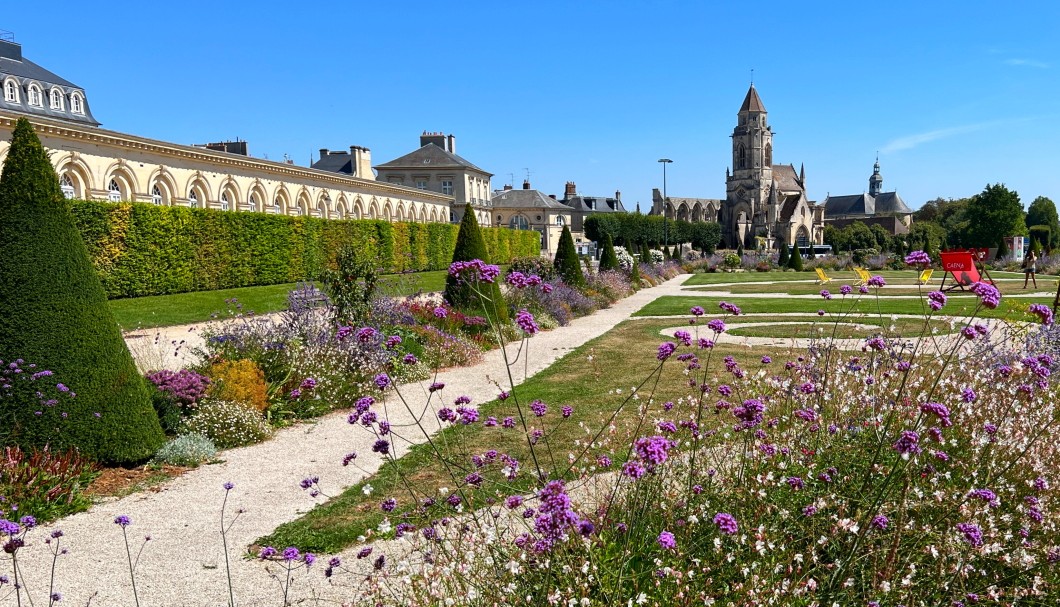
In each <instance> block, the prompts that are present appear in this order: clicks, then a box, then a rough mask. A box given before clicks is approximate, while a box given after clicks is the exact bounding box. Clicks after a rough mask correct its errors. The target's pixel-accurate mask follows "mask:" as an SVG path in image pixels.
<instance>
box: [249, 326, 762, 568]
mask: <svg viewBox="0 0 1060 607" xmlns="http://www.w3.org/2000/svg"><path fill="white" fill-rule="evenodd" d="M669 326H673V321H669V320H641V321H627V322H624V323H622V324H620V325H618V326H617V327H615V328H614V329H613V330H612V331H610V332H608V333H607V334H605V335H603V336H601V337H599V338H597V339H594V340H592V341H590V342H588V343H586V344H584V345H582V346H580V347H578V348H576V349H574V350H573V351H572V352H570V353H568V354H567V355H566V356H564V357H563V358H561V359H560V360H558V361H557V362H555V363H554V364H553V365H551V366H550V367H549V368H548V369H546V370H545V371H542V372H541V373H539V374H537V375H536V376H534V377H533V378H531V379H530V380H528V381H527V382H525V383H524V384H522V385H520V386H518V387H517V388H516V389H515V391H514V392H515V396H516V397H518V398H519V399H520V400H521V402H522V403H523V407H526V405H527V403H529V402H530V401H531V400H533V399H540V400H542V401H544V402H545V403H547V405H548V407H549V414H548V415H547V416H546V418H542V420H544V421H545V423H544V424H543V429H545V430H546V431H547V432H548V437H549V438H548V443H549V444H552V445H559V446H560V450H559V451H557V452H553V453H550V452H548V451H547V450H544V449H541V448H539V449H538V450H539V452H540V456H539V462H538V463H539V465H540V467H541V469H542V470H544V471H545V472H546V473H547V474H548V475H549V477H551V478H557V477H567V478H570V477H572V476H573V475H574V471H573V470H571V469H570V466H569V465H568V463H567V455H568V453H572V452H575V451H577V448H576V447H575V446H574V445H575V441H576V440H578V439H581V440H582V442H583V444H585V443H586V441H587V439H588V437H589V436H590V435H591V434H595V433H596V432H597V431H599V430H601V429H605V428H608V425H609V424H610V423H614V425H615V430H614V433H615V434H617V435H618V436H622V435H628V434H629V433H632V432H633V431H634V429H635V426H636V425H637V424H638V423H641V422H644V423H647V424H649V425H650V424H651V423H652V421H651V420H652V419H654V417H655V416H656V415H657V414H658V412H660V411H661V408H660V405H659V404H660V403H662V402H664V401H666V400H667V399H676V398H678V397H679V396H681V395H682V394H684V393H685V391H684V389H683V384H684V382H685V381H686V379H687V378H686V377H685V376H684V374H683V367H682V366H681V364H680V363H677V362H673V361H671V364H667V365H665V366H664V367H663V369H662V372H661V374H659V375H658V376H656V377H653V378H652V379H651V380H650V382H648V384H649V385H644V386H642V387H641V388H640V389H639V390H638V391H637V393H638V394H639V395H642V396H643V400H631V401H629V402H625V404H624V405H623V402H624V401H626V400H627V399H628V398H629V397H630V394H631V389H632V388H634V387H635V386H636V385H637V384H638V382H641V381H643V380H645V379H646V378H648V377H649V376H650V375H651V374H652V371H653V370H654V369H656V367H657V366H658V364H659V363H658V361H657V360H656V359H655V354H656V348H657V346H658V344H659V343H660V342H661V341H663V340H664V338H663V337H662V336H660V334H659V332H660V331H661V330H662V329H664V328H666V327H669ZM558 330H560V331H562V330H563V329H558ZM778 351H779V350H776V349H768V348H755V349H754V352H753V353H751V352H749V351H748V349H747V348H746V347H738V346H728V345H724V344H722V345H719V346H718V348H717V349H716V350H715V352H714V354H713V356H714V357H716V359H717V360H720V359H721V358H722V357H723V356H726V355H730V354H731V355H733V356H735V357H736V358H737V360H739V361H740V362H741V363H742V364H746V365H752V364H760V362H759V361H760V359H761V356H762V354H764V353H776V352H778ZM590 356H592V360H591V361H590V360H589V357H590ZM713 366H714V367H720V365H713ZM721 370H722V371H724V367H721ZM656 380H658V381H656ZM453 388H455V389H456V390H457V391H459V386H453ZM447 390H448V388H447ZM618 390H620V391H621V392H617V391H618ZM653 391H654V392H653ZM652 393H653V401H652V402H653V403H655V405H654V407H653V408H652V409H651V410H650V412H649V413H648V414H647V415H646V422H645V418H644V417H641V416H640V415H637V414H636V413H637V407H638V405H639V404H643V403H646V402H647V400H648V395H649V394H652ZM563 405H570V406H572V407H573V408H574V413H573V414H572V415H571V417H570V418H569V419H566V420H560V419H559V418H560V416H559V410H560V407H562V406H563ZM620 407H621V408H622V414H621V415H615V412H616V410H618V409H619V408H620ZM479 411H480V413H481V415H482V419H485V416H487V415H493V416H496V417H497V418H498V419H502V418H503V417H504V416H506V415H516V412H515V406H514V402H513V400H512V399H509V400H508V401H505V402H499V401H493V402H490V403H487V404H485V405H482V406H480V407H479ZM557 422H558V423H557ZM538 427H542V425H541V424H540V422H538ZM432 441H433V442H434V443H435V444H436V445H438V446H439V450H440V451H442V452H443V453H447V454H448V455H447V456H446V457H445V458H439V457H438V456H437V454H436V452H435V451H434V449H432V448H431V447H430V446H429V445H426V444H420V445H416V446H414V447H413V448H412V449H411V450H410V452H409V453H408V454H406V455H405V456H404V457H402V458H400V459H398V460H396V461H395V460H390V461H387V462H386V463H385V464H383V466H382V467H381V468H380V469H379V471H378V472H376V473H375V474H373V475H371V476H369V477H367V478H365V479H364V480H363V481H361V482H360V483H357V484H356V485H354V486H352V487H350V488H349V489H347V490H346V491H344V492H343V493H342V494H341V495H339V496H336V497H334V498H332V499H331V500H329V501H328V502H327V503H325V504H323V505H321V506H318V507H316V508H314V509H313V510H311V511H310V512H309V513H307V514H306V515H305V516H303V517H302V518H300V519H298V520H296V521H292V522H290V523H286V524H284V525H282V526H280V527H279V528H277V529H276V530H275V531H274V532H273V533H272V534H270V535H268V536H266V537H264V538H261V539H259V540H258V542H257V543H258V545H270V546H297V547H299V548H301V549H303V550H309V551H314V552H323V553H334V552H337V551H339V550H342V549H344V548H346V547H348V546H350V545H353V544H355V543H357V542H358V538H359V537H361V536H370V535H371V530H372V529H374V528H375V527H376V526H377V525H378V524H379V523H380V521H381V520H382V519H383V517H384V513H383V512H382V511H381V510H380V508H379V504H380V502H381V501H382V500H383V499H384V498H386V497H395V498H396V499H397V500H398V504H399V507H398V509H397V510H396V511H395V512H393V513H391V514H390V515H389V518H390V520H391V521H392V522H394V523H395V524H396V523H397V522H399V521H400V520H401V517H400V513H401V512H402V511H403V510H407V509H408V508H409V504H410V503H416V502H420V501H422V499H423V498H425V497H432V498H434V499H436V500H437V501H438V505H437V506H433V507H432V508H435V509H437V512H438V517H437V518H441V517H443V516H451V515H452V514H453V512H454V510H453V509H452V508H451V507H448V506H446V505H445V504H444V503H443V502H444V496H443V495H442V493H441V492H440V491H439V488H440V487H449V488H451V489H455V487H456V486H457V485H458V484H461V483H460V482H459V481H460V480H461V479H463V477H464V475H466V474H467V473H469V472H470V471H471V470H472V469H473V468H472V466H471V465H470V463H469V460H470V456H471V455H473V454H481V453H482V452H483V451H485V450H486V449H496V450H498V451H500V452H502V453H508V454H509V455H511V456H513V457H515V458H516V459H517V460H519V462H520V464H521V470H522V473H521V474H520V478H518V479H517V480H516V481H515V482H508V481H505V480H504V479H502V477H501V476H500V474H499V473H498V472H497V471H496V470H493V471H488V468H484V469H482V470H479V472H480V473H481V474H483V476H485V477H486V478H487V479H488V480H487V483H486V484H484V487H493V489H482V490H477V491H472V492H470V493H464V496H465V498H466V499H467V500H468V501H467V504H468V505H469V506H470V507H472V508H475V507H481V506H483V505H486V504H487V503H489V502H488V500H490V499H494V500H503V499H504V497H506V495H510V494H513V493H528V492H530V491H532V490H533V486H532V479H533V477H534V467H535V464H534V462H533V460H532V458H531V454H530V450H529V446H528V445H527V443H526V438H525V435H524V434H523V433H522V431H521V430H519V429H518V426H517V429H512V430H505V429H502V428H500V427H496V428H487V427H484V426H483V425H482V424H475V425H471V426H453V427H449V428H446V429H444V430H442V431H440V432H439V433H437V434H436V435H435V436H434V437H433V438H432ZM603 442H604V443H606V440H605V441H603ZM540 444H541V445H543V444H544V441H543V442H542V443H540ZM615 444H618V445H621V444H623V441H621V440H620V441H617V442H616V443H615ZM625 444H626V445H628V442H627V443H625ZM602 450H603V451H606V452H608V453H610V452H609V451H607V447H606V446H605V447H603V449H602ZM599 453H601V451H599V450H594V451H593V452H592V455H593V456H596V455H598V454H599ZM624 453H625V452H624V451H623V452H622V455H620V456H619V457H620V458H621V459H619V457H616V461H622V460H624V459H625V457H624ZM454 477H455V479H456V480H455V481H454ZM366 484H367V485H371V486H372V488H373V491H372V494H371V495H365V494H364V492H363V489H364V486H365V485H366ZM498 488H502V489H503V491H501V490H500V489H498Z"/></svg>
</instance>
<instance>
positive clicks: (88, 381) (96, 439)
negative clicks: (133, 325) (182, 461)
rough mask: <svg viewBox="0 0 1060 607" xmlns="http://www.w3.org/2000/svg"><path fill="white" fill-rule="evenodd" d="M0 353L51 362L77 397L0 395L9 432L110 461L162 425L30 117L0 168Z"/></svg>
mask: <svg viewBox="0 0 1060 607" xmlns="http://www.w3.org/2000/svg"><path fill="white" fill-rule="evenodd" d="M0 242H2V243H3V246H4V263H3V264H0V308H2V309H3V310H4V314H3V315H2V319H0V359H2V360H5V361H13V360H16V359H25V360H26V361H30V362H33V363H35V364H37V365H38V367H39V368H41V369H48V370H50V371H53V372H54V373H55V374H56V376H57V377H60V378H62V379H63V381H65V382H66V383H67V384H68V385H69V386H70V387H71V388H72V389H73V391H74V392H76V393H77V397H76V398H74V399H71V400H70V401H69V403H64V405H65V406H64V409H65V411H63V413H65V414H66V416H65V419H66V420H69V422H68V423H64V424H63V429H62V431H61V432H57V426H58V424H59V421H58V420H57V419H56V418H57V415H51V414H49V415H41V416H37V415H35V414H34V407H32V406H31V405H30V404H28V403H25V402H19V401H18V400H13V399H5V400H4V401H3V402H2V404H0V411H2V413H3V414H4V417H5V419H10V420H12V426H11V427H10V429H11V432H10V439H9V440H10V441H11V442H13V443H15V444H19V445H21V446H24V447H27V446H28V447H43V446H44V445H50V447H51V448H52V449H59V450H64V449H68V448H76V449H78V450H79V451H80V452H81V453H82V454H83V455H86V456H88V457H91V458H95V459H99V460H103V461H107V462H134V461H140V460H143V459H146V458H148V457H150V456H151V455H152V454H153V453H154V452H155V450H156V449H157V448H158V447H159V446H160V445H161V444H162V442H163V440H164V435H163V433H162V428H161V426H160V425H159V422H158V417H157V416H156V415H155V413H154V410H153V408H152V405H151V397H150V393H149V391H148V389H147V386H146V384H145V383H144V379H143V377H141V376H140V374H139V373H138V372H137V370H136V365H135V364H134V363H133V359H132V356H131V355H130V354H129V350H128V348H127V347H126V345H125V341H124V340H123V339H122V335H121V331H120V330H119V328H118V324H117V322H115V320H114V315H113V314H112V313H111V311H110V308H109V307H108V306H107V300H106V295H105V293H104V291H103V287H102V285H101V284H100V280H99V278H98V277H97V276H96V273H95V271H94V270H93V268H92V263H91V261H90V260H89V257H88V252H87V251H86V249H85V245H84V242H83V241H82V239H81V237H80V236H79V234H78V233H77V230H76V229H75V227H74V224H73V221H72V220H71V217H70V212H69V207H68V205H67V202H66V200H65V199H64V198H63V195H62V192H61V191H60V189H59V178H58V177H57V176H56V174H55V171H54V170H53V169H52V164H51V161H50V160H49V159H48V155H47V152H45V150H44V148H43V147H42V146H41V144H40V141H39V140H38V139H37V136H36V134H35V133H34V132H33V127H31V126H30V124H29V121H27V120H25V119H20V120H19V121H18V124H17V125H16V126H15V130H14V133H13V136H12V142H11V147H10V149H9V151H8V154H7V158H6V159H5V160H4V167H3V174H2V175H0Z"/></svg>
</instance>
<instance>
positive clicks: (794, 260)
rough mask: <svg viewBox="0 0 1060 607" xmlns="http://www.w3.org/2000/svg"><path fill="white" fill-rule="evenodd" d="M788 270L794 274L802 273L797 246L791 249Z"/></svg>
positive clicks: (800, 257)
mask: <svg viewBox="0 0 1060 607" xmlns="http://www.w3.org/2000/svg"><path fill="white" fill-rule="evenodd" d="M788 268H790V269H792V270H795V271H796V272H802V252H801V251H799V245H795V246H793V247H791V257H789V258H788Z"/></svg>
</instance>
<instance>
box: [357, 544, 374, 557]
mask: <svg viewBox="0 0 1060 607" xmlns="http://www.w3.org/2000/svg"><path fill="white" fill-rule="evenodd" d="M370 554H372V547H371V546H368V547H367V548H361V549H360V550H358V551H357V558H359V559H363V558H368V556H369V555H370Z"/></svg>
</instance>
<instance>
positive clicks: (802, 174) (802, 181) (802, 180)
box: [799, 162, 806, 188]
mask: <svg viewBox="0 0 1060 607" xmlns="http://www.w3.org/2000/svg"><path fill="white" fill-rule="evenodd" d="M799 185H801V186H802V187H803V188H805V187H806V163H805V162H802V163H799Z"/></svg>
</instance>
